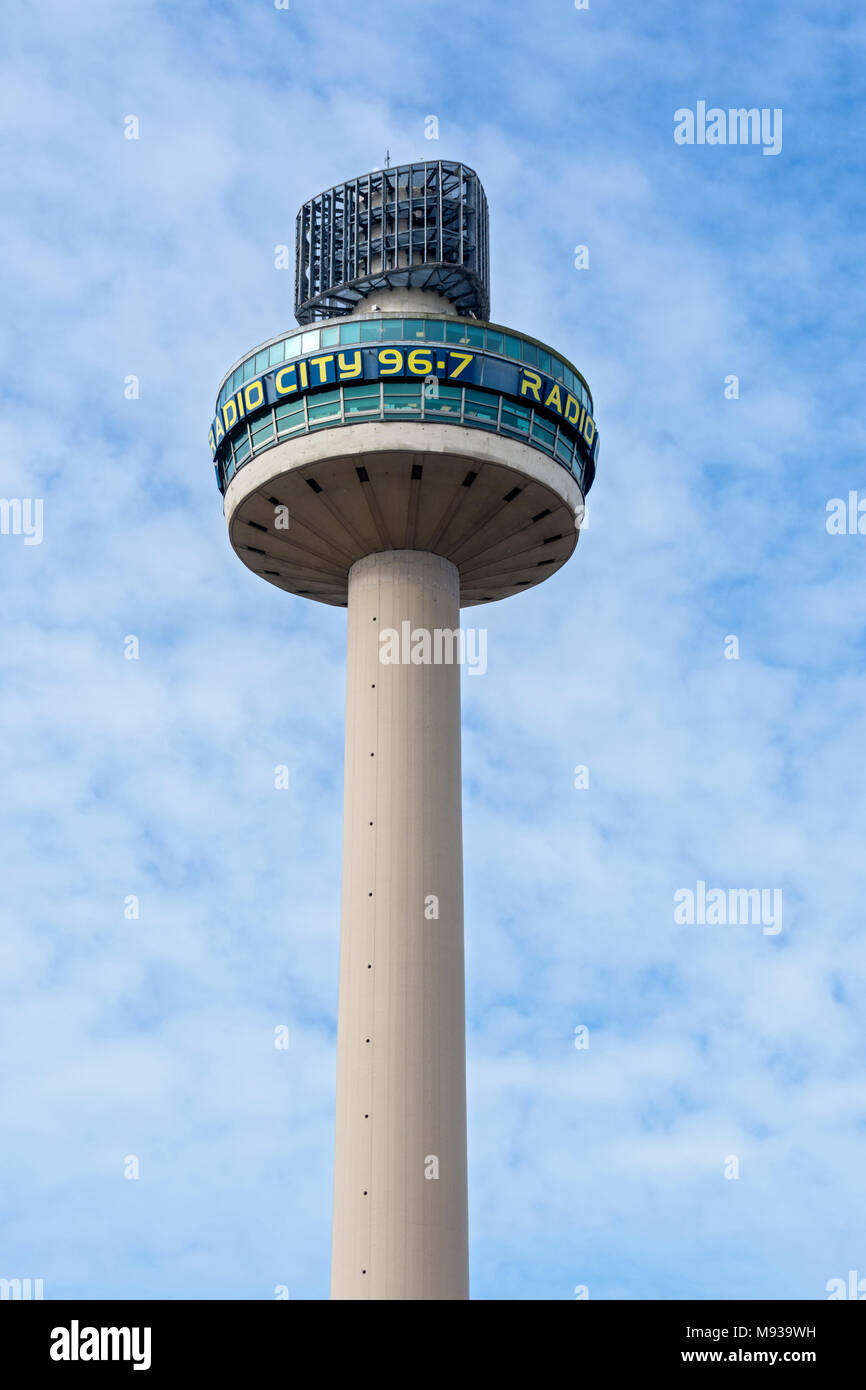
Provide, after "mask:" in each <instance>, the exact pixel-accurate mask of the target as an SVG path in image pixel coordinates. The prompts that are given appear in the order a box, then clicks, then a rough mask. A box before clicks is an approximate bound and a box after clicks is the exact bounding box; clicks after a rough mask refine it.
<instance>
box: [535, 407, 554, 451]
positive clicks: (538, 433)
mask: <svg viewBox="0 0 866 1390" xmlns="http://www.w3.org/2000/svg"><path fill="white" fill-rule="evenodd" d="M554 434H555V430H554V429H553V426H552V425H546V424H544V423H543V422H542V420H541V418H540V416H538V415H536V416H535V418H534V420H533V421H532V438H533V439H537V440H538V441H539V443H541V444H543V445H544V447H545V448H546V449H550V450H551V451H552V450H553V437H554Z"/></svg>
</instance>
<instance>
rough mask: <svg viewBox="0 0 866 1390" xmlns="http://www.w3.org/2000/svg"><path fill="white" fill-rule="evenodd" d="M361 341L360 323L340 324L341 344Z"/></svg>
mask: <svg viewBox="0 0 866 1390" xmlns="http://www.w3.org/2000/svg"><path fill="white" fill-rule="evenodd" d="M360 341H361V325H360V324H359V323H341V324H340V343H341V344H342V343H359V342H360Z"/></svg>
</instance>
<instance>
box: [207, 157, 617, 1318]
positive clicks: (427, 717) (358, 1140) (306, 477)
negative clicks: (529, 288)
mask: <svg viewBox="0 0 866 1390" xmlns="http://www.w3.org/2000/svg"><path fill="white" fill-rule="evenodd" d="M295 314H296V317H297V320H298V323H299V324H300V325H301V327H300V328H298V329H295V330H293V331H291V332H288V333H283V334H280V335H279V336H278V337H275V338H271V339H269V340H268V341H267V342H266V343H263V344H262V345H261V346H260V347H257V348H255V349H253V350H252V351H251V352H249V353H246V354H245V355H244V356H243V357H242V358H241V359H240V360H239V362H238V363H237V365H236V366H235V367H233V368H232V370H231V371H230V372H229V373H228V375H227V376H226V377H225V379H224V381H223V383H222V385H221V387H220V390H219V395H218V398H217V408H216V415H215V418H214V421H213V424H212V426H211V433H210V446H211V453H212V456H213V459H214V463H215V467H216V473H217V480H218V483H219V486H220V490H221V491H222V493H223V494H224V502H225V517H226V521H227V524H228V532H229V538H230V540H231V544H232V546H233V547H234V549H235V551H236V552H237V554H238V555H239V557H240V558H241V560H243V562H244V564H245V565H246V566H247V567H248V568H249V569H251V570H253V572H254V573H255V574H258V575H261V577H262V578H263V579H266V580H268V581H269V582H270V583H272V584H275V585H276V586H277V587H278V588H280V589H284V590H285V591H286V592H287V593H289V594H302V595H303V596H304V597H306V598H310V599H316V600H318V602H320V603H330V604H334V605H337V606H340V607H344V608H348V639H347V641H348V646H347V681H346V760H345V803H344V826H343V893H342V927H341V954H340V1004H339V1029H338V1042H337V1115H336V1150H335V1173H334V1228H333V1255H332V1276H331V1296H332V1298H335V1299H464V1298H468V1296H469V1278H468V1252H467V1191H466V1064H465V1024H464V1011H465V1001H464V972H463V862H462V837H461V794H460V670H459V664H460V659H461V646H460V643H461V640H462V638H461V634H460V633H459V631H458V629H459V626H460V609H461V608H469V607H473V606H475V605H477V604H483V603H492V602H493V601H494V600H496V599H501V598H507V597H508V596H509V595H510V594H517V593H521V592H522V591H523V590H525V589H528V588H530V587H531V586H532V585H533V584H538V583H540V582H541V581H542V580H543V579H546V578H547V577H548V575H550V574H553V573H554V571H555V570H558V569H559V568H560V566H561V565H563V564H564V563H565V561H566V560H567V559H568V558H569V556H570V555H571V553H572V551H573V550H574V548H575V545H576V544H577V537H578V529H579V526H580V523H581V520H582V518H583V515H584V498H585V496H586V493H587V491H588V490H589V488H590V486H591V485H592V480H593V477H594V474H595V465H596V458H597V452H598V437H597V434H596V427H595V422H594V420H593V417H592V409H593V406H592V400H591V397H590V394H589V390H588V388H587V385H586V382H585V381H584V379H583V377H582V376H581V375H580V373H579V372H578V371H577V369H576V368H575V367H573V366H572V365H571V363H570V362H568V361H567V360H566V359H565V358H564V357H562V355H561V354H559V353H556V352H554V351H553V350H552V349H551V348H550V347H547V346H545V345H544V344H543V343H540V342H538V341H537V340H536V339H534V338H530V337H527V335H526V334H524V333H520V332H518V331H516V330H514V329H512V328H505V327H503V326H502V325H501V324H495V323H490V322H489V316H490V315H489V258H488V230H487V199H486V197H485V195H484V190H483V188H482V186H481V183H480V181H479V179H478V177H477V175H476V174H475V173H474V172H473V171H472V170H471V169H469V168H467V166H466V165H465V164H459V163H452V162H449V161H446V160H425V161H419V162H416V163H414V164H403V165H395V166H394V167H388V168H386V169H378V170H376V171H375V172H373V173H369V174H364V175H362V176H361V177H360V178H356V179H351V180H349V181H348V182H347V183H341V184H338V185H336V187H334V188H331V189H329V190H328V191H327V192H326V193H322V194H320V195H319V196H318V197H316V198H312V199H311V200H310V201H309V202H308V203H305V204H304V206H303V207H302V208H301V210H300V212H299V213H298V217H297V260H296V278H295ZM395 634H396V635H397V636H398V638H399V651H400V654H401V656H400V659H397V660H394V659H393V652H394V650H395V648H394V647H393V641H394V635H395ZM425 634H427V636H426V637H425ZM436 634H439V635H438V636H437V635H436ZM443 634H444V636H443ZM380 639H383V640H380ZM386 643H391V644H392V646H391V648H390V649H391V651H392V659H391V660H390V661H388V662H385V661H384V660H383V659H382V658H383V656H384V653H385V649H386ZM512 852H513V850H509V849H508V847H507V846H505V845H504V846H503V856H506V855H508V854H509V853H512Z"/></svg>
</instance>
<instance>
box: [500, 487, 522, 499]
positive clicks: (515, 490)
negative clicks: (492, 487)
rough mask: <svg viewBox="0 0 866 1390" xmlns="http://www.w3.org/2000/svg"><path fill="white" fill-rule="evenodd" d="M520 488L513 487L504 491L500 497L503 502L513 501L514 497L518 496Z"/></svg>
mask: <svg viewBox="0 0 866 1390" xmlns="http://www.w3.org/2000/svg"><path fill="white" fill-rule="evenodd" d="M521 490H522V489H521V488H519V487H513V488H512V489H511V491H510V492H506V494H505V496H504V497H503V499H502V500H503V502H513V501H514V499H515V497H519V496H520V493H521Z"/></svg>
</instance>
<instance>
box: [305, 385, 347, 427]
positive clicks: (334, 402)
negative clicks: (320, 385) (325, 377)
mask: <svg viewBox="0 0 866 1390" xmlns="http://www.w3.org/2000/svg"><path fill="white" fill-rule="evenodd" d="M339 413H340V393H339V391H326V392H325V394H324V395H323V396H314V397H313V398H312V399H311V400H310V401H309V402H308V403H307V416H308V418H309V419H310V420H311V421H312V420H330V419H331V418H333V416H335V415H339Z"/></svg>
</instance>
